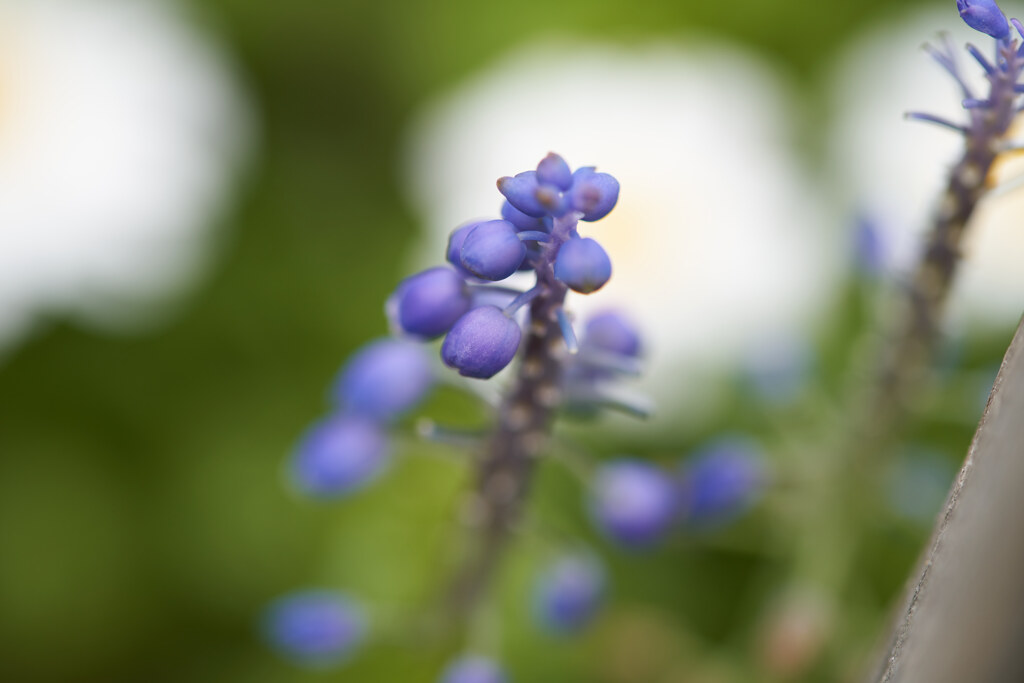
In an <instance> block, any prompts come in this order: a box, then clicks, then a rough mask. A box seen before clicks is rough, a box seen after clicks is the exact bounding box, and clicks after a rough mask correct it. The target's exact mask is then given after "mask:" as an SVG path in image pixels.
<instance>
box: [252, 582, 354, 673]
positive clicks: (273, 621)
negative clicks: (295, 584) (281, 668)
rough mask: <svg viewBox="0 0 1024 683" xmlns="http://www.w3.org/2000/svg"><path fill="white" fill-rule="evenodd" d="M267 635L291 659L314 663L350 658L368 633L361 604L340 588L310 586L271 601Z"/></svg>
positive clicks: (328, 663) (323, 664)
mask: <svg viewBox="0 0 1024 683" xmlns="http://www.w3.org/2000/svg"><path fill="white" fill-rule="evenodd" d="M263 631H264V635H265V637H266V639H267V640H268V641H269V642H270V644H271V645H272V646H273V647H274V648H275V649H276V650H277V651H278V652H280V653H281V654H282V655H284V656H285V657H287V658H288V659H290V660H292V661H294V662H296V663H298V664H302V665H304V666H311V667H326V666H332V665H336V664H338V663H340V662H342V661H344V660H345V659H347V658H348V657H349V656H350V655H351V654H352V652H353V651H354V650H355V649H356V648H357V647H358V646H359V645H360V644H361V642H362V641H363V638H364V637H365V635H366V617H365V616H364V613H363V610H362V608H361V607H360V606H359V605H358V604H356V602H355V601H353V600H352V599H351V598H349V597H348V596H346V595H344V594H343V593H339V592H337V591H329V590H309V591H302V592H297V593H293V594H291V595H287V596H284V597H282V598H279V599H278V600H277V601H275V602H274V603H272V604H271V605H270V606H269V607H268V608H267V611H266V613H265V615H264V619H263Z"/></svg>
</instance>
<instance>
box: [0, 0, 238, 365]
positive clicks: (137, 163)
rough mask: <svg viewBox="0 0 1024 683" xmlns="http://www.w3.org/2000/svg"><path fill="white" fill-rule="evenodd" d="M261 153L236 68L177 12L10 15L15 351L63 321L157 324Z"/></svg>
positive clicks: (163, 5) (20, 3)
mask: <svg viewBox="0 0 1024 683" xmlns="http://www.w3.org/2000/svg"><path fill="white" fill-rule="evenodd" d="M250 139H251V119H250V118H249V112H248V110H247V109H246V107H245V106H244V101H243V98H242V97H241V93H240V90H239V86H238V83H237V81H236V79H235V77H234V75H233V73H232V71H231V69H230V68H229V65H228V63H227V62H226V60H225V57H224V55H223V54H221V52H220V50H219V48H218V47H217V46H216V45H215V44H213V43H212V42H211V41H210V40H209V39H208V38H207V37H206V36H203V35H201V34H199V33H197V32H196V29H195V28H194V27H193V26H192V25H191V24H190V23H189V22H188V21H187V20H186V18H185V17H184V16H183V15H182V14H181V12H180V11H179V10H178V9H177V8H176V7H175V6H174V5H173V4H171V3H170V2H156V1H145V2H139V1H130V0H0V348H3V347H4V346H9V345H10V344H12V343H13V342H15V341H16V340H18V339H20V338H22V337H23V336H24V335H25V334H27V333H28V332H29V331H30V330H31V329H32V328H33V327H34V326H36V324H37V323H38V322H39V321H40V320H41V319H45V318H52V317H54V316H58V315H65V314H68V315H72V316H75V317H77V318H79V319H80V320H82V321H85V322H87V323H91V324H100V325H104V326H107V327H110V326H114V327H118V326H123V325H126V324H132V323H136V322H137V321H139V320H140V319H141V320H147V319H149V318H150V317H152V314H153V313H154V311H155V310H158V309H159V308H160V307H157V308H156V309H154V307H153V304H154V303H156V302H160V301H166V299H167V297H168V295H170V294H172V293H174V292H180V290H182V289H183V288H184V287H185V286H186V285H187V284H188V283H190V282H191V281H193V280H194V277H195V276H196V275H197V274H198V272H199V270H200V268H201V266H202V264H203V261H204V257H205V256H206V255H207V254H208V252H209V246H210V245H209V237H210V235H209V228H210V227H211V223H212V222H213V221H214V220H215V219H216V218H217V215H218V211H219V210H220V209H222V208H223V207H224V203H225V199H226V195H227V192H228V190H229V189H230V187H231V184H232V183H231V181H232V178H233V177H234V175H235V171H236V170H237V169H238V167H239V165H240V162H241V160H242V157H243V156H244V149H245V147H246V145H247V143H248V141H249V140H250Z"/></svg>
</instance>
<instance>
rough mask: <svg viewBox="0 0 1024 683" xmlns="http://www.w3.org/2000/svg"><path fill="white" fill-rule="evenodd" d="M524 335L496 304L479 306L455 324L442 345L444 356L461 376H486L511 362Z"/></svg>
mask: <svg viewBox="0 0 1024 683" xmlns="http://www.w3.org/2000/svg"><path fill="white" fill-rule="evenodd" d="M522 336H523V332H522V330H520V329H519V325H518V324H516V322H515V321H514V320H511V319H510V318H509V317H508V316H506V315H505V314H504V313H502V312H501V309H499V308H498V307H497V306H480V307H479V308H474V309H472V310H470V311H469V312H468V313H466V314H465V315H464V316H462V317H461V318H459V320H458V321H457V322H456V323H455V326H454V327H452V330H451V332H449V333H448V336H447V337H445V338H444V344H442V345H441V358H442V360H444V362H445V365H447V366H449V367H452V368H455V369H456V370H458V371H459V374H460V375H464V376H466V377H476V378H478V379H487V378H488V377H493V376H494V375H496V374H497V373H498V372H499V371H500V370H501V369H502V368H504V367H505V366H506V365H508V364H509V363H511V362H512V359H513V358H514V357H515V355H516V351H518V350H519V342H520V340H521V339H522Z"/></svg>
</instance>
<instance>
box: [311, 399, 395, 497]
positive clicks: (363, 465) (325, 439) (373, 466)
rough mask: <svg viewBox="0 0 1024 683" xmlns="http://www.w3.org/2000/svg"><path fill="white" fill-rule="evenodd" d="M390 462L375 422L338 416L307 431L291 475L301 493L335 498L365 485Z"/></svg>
mask: <svg viewBox="0 0 1024 683" xmlns="http://www.w3.org/2000/svg"><path fill="white" fill-rule="evenodd" d="M389 460H390V447H389V444H388V439H387V436H386V435H385V434H384V432H383V431H381V428H380V427H379V426H378V425H377V424H376V423H375V422H373V421H372V420H368V419H366V418H364V417H359V416H356V415H341V416H336V417H333V418H329V419H327V420H325V421H323V422H320V423H318V424H316V425H314V426H313V427H311V428H310V429H309V430H308V431H307V432H306V434H305V435H304V436H303V438H302V441H301V442H300V443H299V446H298V448H297V449H296V451H295V455H294V456H293V458H292V462H291V476H292V479H293V480H294V482H295V484H296V485H297V486H298V488H299V489H300V490H301V491H302V492H303V493H306V494H308V495H311V496H316V497H320V498H334V497H339V496H344V495H346V494H348V493H351V492H352V491H355V490H357V489H360V488H362V487H363V486H366V485H367V484H368V483H370V482H371V481H373V480H374V479H376V478H377V476H379V475H380V473H381V472H382V471H383V470H384V468H385V467H386V466H387V464H388V462H389Z"/></svg>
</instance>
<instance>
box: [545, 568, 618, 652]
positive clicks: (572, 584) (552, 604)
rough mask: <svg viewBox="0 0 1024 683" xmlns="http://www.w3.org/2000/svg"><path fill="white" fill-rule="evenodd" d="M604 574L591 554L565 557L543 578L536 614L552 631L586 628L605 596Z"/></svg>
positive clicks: (570, 630) (546, 570) (547, 570)
mask: <svg viewBox="0 0 1024 683" xmlns="http://www.w3.org/2000/svg"><path fill="white" fill-rule="evenodd" d="M604 588H605V573H604V568H603V567H602V566H601V565H600V563H598V561H597V559H596V558H594V557H593V556H591V555H584V554H574V555H565V556H563V557H561V558H559V559H558V561H556V562H555V563H554V564H552V565H551V566H549V567H548V568H547V569H545V571H544V572H543V573H542V574H541V575H540V577H539V579H538V581H537V586H536V606H537V615H538V617H539V619H540V622H541V623H542V624H543V625H544V626H545V627H547V628H548V629H550V630H552V631H556V632H559V633H570V632H573V631H578V630H579V629H580V628H582V627H583V626H585V625H586V624H587V623H588V622H589V621H590V620H591V618H592V617H593V616H594V614H595V613H596V612H597V609H598V607H599V606H600V604H601V600H602V598H603V597H604Z"/></svg>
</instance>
